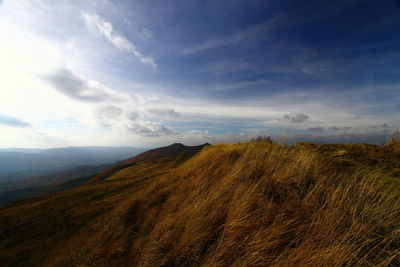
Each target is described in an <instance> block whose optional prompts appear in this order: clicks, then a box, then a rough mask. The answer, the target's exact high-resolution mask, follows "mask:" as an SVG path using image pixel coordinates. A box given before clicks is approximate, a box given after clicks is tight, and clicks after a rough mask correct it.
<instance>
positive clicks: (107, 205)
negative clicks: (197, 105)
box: [0, 140, 400, 266]
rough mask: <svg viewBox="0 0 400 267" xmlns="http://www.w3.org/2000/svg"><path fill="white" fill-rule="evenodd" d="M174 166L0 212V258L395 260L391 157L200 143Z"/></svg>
mask: <svg viewBox="0 0 400 267" xmlns="http://www.w3.org/2000/svg"><path fill="white" fill-rule="evenodd" d="M371 159H373V160H374V161H373V162H374V163H371ZM182 162H183V163H182V164H180V165H179V164H176V159H171V160H168V159H165V158H164V159H158V160H156V161H154V162H153V164H156V166H158V167H157V168H151V166H152V164H151V163H149V162H147V163H142V165H138V166H137V167H136V168H141V169H137V171H141V172H143V174H146V175H147V176H148V177H151V173H157V170H159V168H161V169H163V170H165V173H163V174H161V175H157V176H154V177H151V178H149V179H144V180H138V179H137V178H138V176H135V175H138V174H139V173H138V172H135V168H133V167H131V168H130V169H125V170H121V171H120V172H118V173H116V174H115V177H114V178H113V179H111V180H108V179H107V180H105V181H102V182H98V183H94V184H88V185H85V186H83V187H81V188H77V189H74V190H70V191H67V192H64V193H60V194H57V195H54V196H51V197H46V198H39V199H37V200H35V201H24V202H21V203H17V204H14V205H11V206H9V207H5V208H3V209H1V210H0V217H1V221H2V222H3V223H2V224H1V226H0V230H1V231H2V234H1V235H0V237H2V238H1V240H2V241H0V248H1V250H0V257H2V258H1V259H3V262H10V263H16V262H17V263H24V264H27V263H30V264H33V265H34V264H36V265H42V266H46V265H47V266H397V265H398V264H399V263H400V250H399V247H400V200H399V199H400V198H399V197H400V190H399V188H400V185H399V176H398V173H396V171H395V170H396V168H398V165H399V164H400V160H399V155H398V154H396V152H395V151H391V152H390V153H389V152H387V151H386V148H385V147H383V146H380V147H378V146H368V145H362V144H356V145H314V144H309V143H302V144H297V145H296V146H293V147H286V146H282V145H279V144H273V143H272V142H270V141H268V140H255V141H254V142H250V143H245V144H219V145H214V146H210V147H206V148H204V149H203V150H202V151H201V152H200V153H198V154H197V155H195V156H194V157H193V158H191V159H189V160H188V161H185V162H184V161H182ZM124 177H125V179H123V178H124ZM129 177H132V179H130V178H129ZM60 210H62V212H61V211H60ZM43 216H50V217H48V220H51V223H49V224H46V219H43ZM5 219H7V223H5ZM26 232H30V234H29V235H28V236H26ZM4 233H6V234H4ZM7 233H8V234H7ZM39 244H40V246H39ZM46 248H47V249H46ZM50 248H51V250H50ZM11 258H12V259H11Z"/></svg>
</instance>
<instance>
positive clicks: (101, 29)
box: [82, 12, 157, 68]
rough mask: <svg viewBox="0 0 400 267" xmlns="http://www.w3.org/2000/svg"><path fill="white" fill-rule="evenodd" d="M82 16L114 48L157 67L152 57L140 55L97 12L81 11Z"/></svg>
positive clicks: (132, 45)
mask: <svg viewBox="0 0 400 267" xmlns="http://www.w3.org/2000/svg"><path fill="white" fill-rule="evenodd" d="M82 18H83V19H84V21H85V23H86V26H87V27H88V28H89V29H90V30H93V31H96V32H98V33H100V34H101V35H103V36H104V37H105V38H106V39H107V40H108V41H109V42H111V43H112V44H113V45H114V46H115V47H116V48H118V49H119V50H121V51H125V52H129V53H131V54H133V55H134V56H135V57H136V58H137V59H139V61H140V62H142V63H143V64H147V65H150V66H152V67H153V68H157V64H156V63H155V62H154V59H153V58H151V57H147V56H144V55H142V53H141V52H139V50H138V48H137V47H136V46H135V45H134V44H133V43H132V42H130V41H129V40H128V39H127V38H126V37H125V36H123V35H122V34H120V33H118V32H116V31H115V30H114V28H113V26H112V24H111V23H110V22H108V21H106V20H104V19H103V18H102V17H100V16H99V15H97V14H89V13H86V12H82Z"/></svg>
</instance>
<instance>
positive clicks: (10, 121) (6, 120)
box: [0, 113, 32, 128]
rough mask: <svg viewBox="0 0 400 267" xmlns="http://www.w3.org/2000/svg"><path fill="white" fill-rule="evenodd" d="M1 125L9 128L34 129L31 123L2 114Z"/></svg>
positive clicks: (0, 117)
mask: <svg viewBox="0 0 400 267" xmlns="http://www.w3.org/2000/svg"><path fill="white" fill-rule="evenodd" d="M0 124H2V125H5V126H9V127H17V128H28V127H32V125H31V124H30V123H29V122H26V121H23V120H21V119H19V118H17V117H14V116H11V115H7V114H2V113H0Z"/></svg>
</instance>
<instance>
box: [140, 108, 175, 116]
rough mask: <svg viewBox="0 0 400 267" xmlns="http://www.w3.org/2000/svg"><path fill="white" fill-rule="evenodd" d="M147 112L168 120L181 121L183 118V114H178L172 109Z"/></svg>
mask: <svg viewBox="0 0 400 267" xmlns="http://www.w3.org/2000/svg"><path fill="white" fill-rule="evenodd" d="M147 111H148V112H149V114H151V115H154V116H158V117H163V118H168V119H179V118H181V117H182V114H181V113H178V112H176V111H175V110H174V109H172V108H170V109H149V110H147Z"/></svg>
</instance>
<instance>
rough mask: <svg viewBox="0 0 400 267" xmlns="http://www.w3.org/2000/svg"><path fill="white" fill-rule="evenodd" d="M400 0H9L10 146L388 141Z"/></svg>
mask: <svg viewBox="0 0 400 267" xmlns="http://www.w3.org/2000/svg"><path fill="white" fill-rule="evenodd" d="M398 25H400V2H399V1H396V0H382V1H370V0H346V1H304V0H303V1H295V0H293V1H290V0H285V1H272V0H271V1H256V0H254V1H244V0H242V1H241V0H230V1H229V0H214V1H150V0H146V1H144V0H143V1H128V0H126V1H107V0H97V1H95V0H92V1H74V0H70V1H57V2H56V3H55V2H53V1H41V0H40V1H39V0H35V1H25V0H20V1H12V0H5V1H4V0H3V1H0V56H1V59H2V60H1V61H0V83H1V87H0V147H41V148H45V147H59V146H82V145H105V146H111V145H118V146H120V145H130V146H157V145H164V144H168V143H171V142H183V143H185V144H197V143H202V142H211V143H215V142H221V141H226V142H231V141H245V140H247V139H249V138H251V137H253V136H257V135H272V136H273V137H274V138H275V139H277V140H280V141H286V142H291V141H301V140H317V141H325V142H357V141H359V142H372V143H381V142H383V141H384V139H385V136H386V135H387V134H388V133H389V132H390V131H392V130H394V129H395V128H397V127H399V125H400V29H399V27H398Z"/></svg>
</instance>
